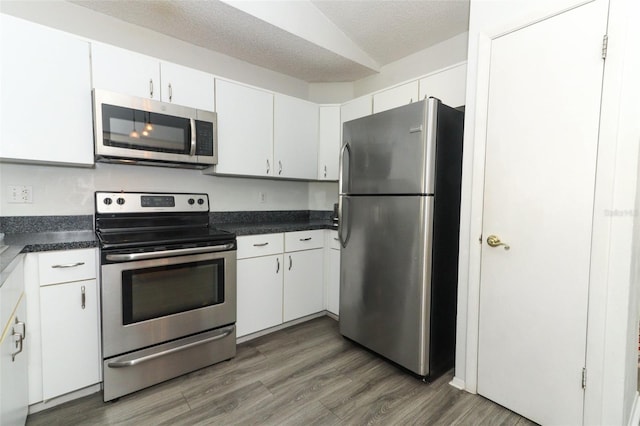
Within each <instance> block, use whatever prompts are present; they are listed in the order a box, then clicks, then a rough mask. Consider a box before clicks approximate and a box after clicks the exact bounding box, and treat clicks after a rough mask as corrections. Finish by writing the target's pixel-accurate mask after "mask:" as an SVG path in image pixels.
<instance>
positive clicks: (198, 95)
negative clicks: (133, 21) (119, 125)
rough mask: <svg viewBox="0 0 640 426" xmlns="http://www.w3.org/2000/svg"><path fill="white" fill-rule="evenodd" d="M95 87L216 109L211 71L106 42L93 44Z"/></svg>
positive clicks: (192, 106) (189, 105)
mask: <svg viewBox="0 0 640 426" xmlns="http://www.w3.org/2000/svg"><path fill="white" fill-rule="evenodd" d="M91 62H92V75H93V87H95V88H99V89H103V90H108V91H111V92H116V93H122V94H126V95H131V96H136V97H139V98H149V99H154V100H158V101H162V102H167V103H173V104H177V105H184V106H188V107H191V108H198V109H203V110H206V111H213V110H214V108H215V83H214V77H213V75H212V74H209V73H206V72H203V71H200V70H195V69H192V68H188V67H184V66H182V65H178V64H174V63H171V62H166V61H161V60H159V59H157V58H153V57H151V56H146V55H142V54H140V53H136V52H132V51H129V50H126V49H121V48H119V47H115V46H111V45H108V44H104V43H97V42H94V43H92V44H91Z"/></svg>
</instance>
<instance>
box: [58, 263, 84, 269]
mask: <svg viewBox="0 0 640 426" xmlns="http://www.w3.org/2000/svg"><path fill="white" fill-rule="evenodd" d="M82 265H84V262H76V263H66V264H64V265H53V266H51V267H52V268H53V269H60V268H75V267H76V266H82Z"/></svg>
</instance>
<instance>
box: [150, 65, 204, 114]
mask: <svg viewBox="0 0 640 426" xmlns="http://www.w3.org/2000/svg"><path fill="white" fill-rule="evenodd" d="M160 70H161V76H160V79H161V81H162V92H161V95H162V100H163V101H164V102H170V103H173V104H178V105H184V106H188V107H191V108H198V109H203V110H206V111H213V110H214V109H215V84H214V78H213V75H212V74H208V73H206V72H203V71H200V70H194V69H193V68H187V67H183V66H182V65H178V64H174V63H171V62H162V63H161V65H160Z"/></svg>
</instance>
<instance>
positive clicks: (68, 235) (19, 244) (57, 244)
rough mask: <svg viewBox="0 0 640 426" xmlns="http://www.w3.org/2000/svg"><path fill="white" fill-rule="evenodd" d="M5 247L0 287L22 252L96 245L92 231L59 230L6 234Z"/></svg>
mask: <svg viewBox="0 0 640 426" xmlns="http://www.w3.org/2000/svg"><path fill="white" fill-rule="evenodd" d="M2 243H3V244H4V245H6V246H7V248H6V249H5V250H4V251H3V252H2V253H0V287H1V286H2V284H4V282H5V280H6V278H7V276H8V275H9V274H10V273H11V271H12V270H13V266H14V265H15V263H16V262H17V261H18V259H19V257H20V255H21V254H23V253H32V252H39V251H53V250H72V249H82V248H93V247H98V240H97V239H96V234H95V233H94V232H93V231H89V230H86V231H59V232H32V233H19V234H6V235H5V237H4V241H3V242H2Z"/></svg>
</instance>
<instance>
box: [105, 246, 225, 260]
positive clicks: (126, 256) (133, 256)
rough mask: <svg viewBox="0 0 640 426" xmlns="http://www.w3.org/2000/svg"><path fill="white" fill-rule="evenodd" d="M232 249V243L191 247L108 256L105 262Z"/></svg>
mask: <svg viewBox="0 0 640 426" xmlns="http://www.w3.org/2000/svg"><path fill="white" fill-rule="evenodd" d="M233 247H234V244H233V243H229V244H222V245H218V246H207V247H191V248H183V249H175V250H160V251H151V252H148V253H126V254H108V255H107V260H111V261H113V262H126V261H130V260H147V259H159V258H162V257H170V256H184V255H187V254H201V253H215V252H219V251H229V250H232V249H233Z"/></svg>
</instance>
